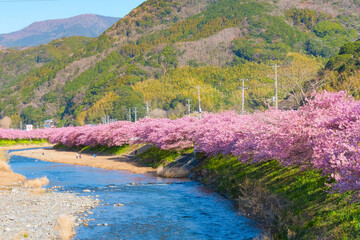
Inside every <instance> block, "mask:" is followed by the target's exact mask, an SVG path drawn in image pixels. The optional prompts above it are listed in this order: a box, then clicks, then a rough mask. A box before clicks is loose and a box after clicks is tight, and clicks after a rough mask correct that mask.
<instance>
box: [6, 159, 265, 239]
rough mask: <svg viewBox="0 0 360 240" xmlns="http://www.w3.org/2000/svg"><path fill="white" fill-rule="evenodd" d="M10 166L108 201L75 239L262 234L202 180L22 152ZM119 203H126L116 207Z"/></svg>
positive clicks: (67, 188)
mask: <svg viewBox="0 0 360 240" xmlns="http://www.w3.org/2000/svg"><path fill="white" fill-rule="evenodd" d="M10 165H11V168H12V169H13V171H14V172H17V173H20V174H22V175H24V176H26V177H27V178H28V179H33V178H38V177H43V176H47V178H48V179H49V180H50V184H49V185H47V186H46V187H53V186H62V188H60V189H59V191H69V192H75V193H78V194H81V195H86V196H87V195H92V196H98V198H99V199H100V200H103V203H102V204H101V205H100V206H99V207H97V208H96V209H94V211H93V212H94V214H93V215H89V216H90V218H92V219H95V221H91V222H89V226H80V227H78V228H77V231H76V236H75V239H141V240H144V239H164V240H165V239H181V240H183V239H194V240H197V239H199V240H200V239H239V240H241V239H253V238H254V237H256V236H258V235H259V233H260V231H259V230H258V229H256V227H255V226H254V224H253V222H252V221H250V220H248V219H246V218H245V217H243V216H242V215H241V214H239V213H238V212H237V211H236V209H235V208H234V206H233V204H232V203H231V202H230V201H229V200H227V199H225V198H223V197H222V196H220V195H218V194H217V193H215V192H213V191H212V190H209V189H208V188H206V187H204V186H202V185H201V184H200V183H198V182H194V181H189V180H186V179H165V178H159V177H156V176H153V175H151V174H133V173H130V172H127V171H113V170H105V169H99V168H91V167H83V166H75V165H68V164H59V163H50V162H44V161H40V160H36V159H32V158H26V157H19V156H12V157H11V159H10ZM83 190H86V192H83ZM88 190H90V191H91V192H88ZM119 203H120V204H123V206H114V205H116V204H119Z"/></svg>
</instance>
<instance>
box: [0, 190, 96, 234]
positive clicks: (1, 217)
mask: <svg viewBox="0 0 360 240" xmlns="http://www.w3.org/2000/svg"><path fill="white" fill-rule="evenodd" d="M98 205H99V200H97V199H94V198H92V197H90V196H88V197H84V196H79V195H77V194H74V193H64V192H56V191H55V190H54V189H48V190H46V192H45V190H44V191H43V192H42V193H39V192H37V193H36V192H35V193H34V192H32V190H31V189H29V188H26V187H23V186H20V187H9V188H1V190H0V212H1V214H0V240H8V239H9V240H12V239H60V233H59V231H58V230H57V225H58V218H59V217H60V216H62V215H71V216H74V219H75V221H74V223H75V226H74V227H77V226H79V225H80V224H82V223H84V224H87V222H88V221H89V219H86V218H85V216H87V214H88V213H89V212H90V214H91V209H92V208H95V207H96V206H98Z"/></svg>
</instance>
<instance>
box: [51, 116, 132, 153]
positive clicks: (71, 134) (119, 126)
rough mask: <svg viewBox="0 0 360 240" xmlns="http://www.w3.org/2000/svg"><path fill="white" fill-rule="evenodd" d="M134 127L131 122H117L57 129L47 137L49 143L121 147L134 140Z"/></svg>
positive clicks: (69, 145) (70, 145) (72, 145)
mask: <svg viewBox="0 0 360 240" xmlns="http://www.w3.org/2000/svg"><path fill="white" fill-rule="evenodd" d="M134 127H135V125H134V124H133V123H132V122H127V121H119V122H115V123H110V124H101V125H98V126H92V125H85V126H81V127H66V128H58V129H57V130H56V131H55V132H53V133H52V135H50V136H48V138H47V139H48V140H49V141H50V142H51V143H56V144H58V143H61V144H62V145H65V146H68V147H74V146H92V147H95V146H97V145H102V146H108V147H111V146H122V145H124V144H129V143H130V142H131V141H132V139H134V138H135V129H134Z"/></svg>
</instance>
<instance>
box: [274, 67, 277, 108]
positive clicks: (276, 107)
mask: <svg viewBox="0 0 360 240" xmlns="http://www.w3.org/2000/svg"><path fill="white" fill-rule="evenodd" d="M277 67H278V65H277V64H275V65H274V69H275V109H276V110H278V76H277Z"/></svg>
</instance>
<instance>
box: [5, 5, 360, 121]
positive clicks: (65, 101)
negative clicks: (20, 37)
mask: <svg viewBox="0 0 360 240" xmlns="http://www.w3.org/2000/svg"><path fill="white" fill-rule="evenodd" d="M359 9H360V7H359V3H358V2H357V1H352V0H343V1H341V2H339V1H337V0H326V1H311V0H292V1H290V0H277V1H272V0H263V1H258V0H148V1H146V2H144V3H143V4H141V5H140V6H139V7H137V8H136V9H134V10H133V11H132V12H130V13H129V14H128V15H127V16H125V17H124V18H123V19H121V20H119V21H118V22H116V23H115V24H114V25H112V26H111V27H110V28H109V29H107V30H106V31H105V32H104V33H103V34H101V35H100V36H99V37H97V38H86V37H70V38H62V39H58V40H54V41H52V42H50V43H48V44H45V45H41V46H38V47H33V48H28V49H24V50H16V49H5V50H2V51H0V98H1V100H2V101H1V102H0V115H1V117H4V116H10V117H11V119H12V120H13V126H14V127H16V126H18V125H19V123H20V122H21V121H23V122H26V123H34V124H36V125H40V124H41V122H43V120H44V119H46V118H54V119H55V121H56V122H57V123H58V124H59V125H67V124H75V125H77V124H86V123H99V122H101V120H102V118H103V117H104V115H108V116H109V117H110V118H113V119H118V120H125V119H128V117H129V109H131V114H130V115H131V116H132V118H134V108H136V109H137V117H138V118H139V117H144V116H145V106H146V103H148V105H149V107H150V110H151V112H150V114H151V116H152V117H170V118H175V117H179V116H183V115H184V114H187V103H188V99H189V100H190V104H191V106H190V108H191V111H192V112H194V111H196V110H197V109H198V104H199V102H198V90H197V86H199V87H200V96H201V107H202V109H203V111H210V112H211V111H223V110H229V109H232V110H236V111H239V110H240V109H241V90H240V89H239V87H240V86H241V81H240V80H239V79H246V82H245V87H247V88H248V89H246V90H245V109H246V111H255V110H257V109H265V108H267V106H268V104H271V105H272V104H273V103H272V102H271V100H272V97H273V95H274V69H273V67H272V66H273V65H274V64H278V65H279V67H278V71H277V72H278V80H279V89H278V90H279V98H280V102H283V100H284V99H289V98H292V103H291V106H293V105H296V104H300V103H301V98H302V96H303V95H304V94H305V91H306V87H304V86H307V84H308V83H309V82H312V81H314V79H317V78H319V76H320V75H318V73H319V72H321V71H323V70H324V69H325V65H326V63H327V62H328V61H329V60H330V59H332V58H333V57H335V56H337V54H338V52H339V50H340V48H341V47H342V46H343V45H344V44H346V43H349V42H352V41H355V40H357V39H358V36H359V32H360V29H359V26H360V24H359V23H360V18H359V17H358V12H359ZM329 71H330V70H329ZM319 87H323V85H321V86H319ZM291 106H290V107H291Z"/></svg>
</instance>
